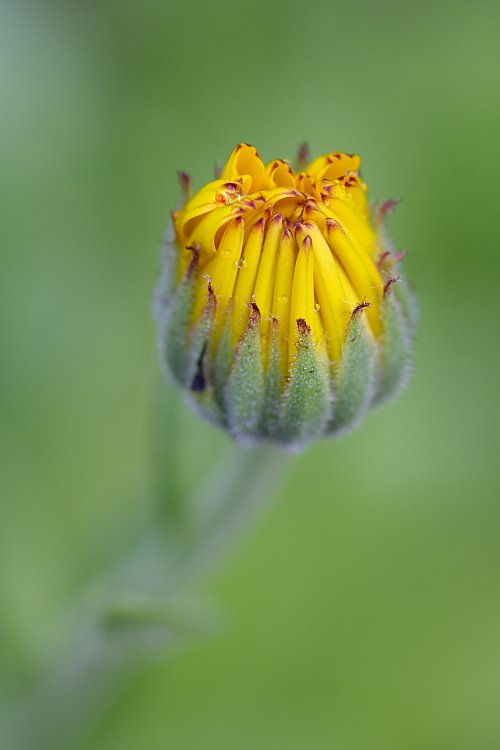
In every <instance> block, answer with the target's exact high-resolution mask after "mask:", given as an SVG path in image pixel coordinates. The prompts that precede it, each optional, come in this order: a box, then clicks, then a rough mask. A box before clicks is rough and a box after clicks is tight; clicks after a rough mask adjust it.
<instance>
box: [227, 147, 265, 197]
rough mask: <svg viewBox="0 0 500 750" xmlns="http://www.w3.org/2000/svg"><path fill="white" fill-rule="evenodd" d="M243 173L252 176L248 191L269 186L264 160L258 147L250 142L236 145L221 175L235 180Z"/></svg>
mask: <svg viewBox="0 0 500 750" xmlns="http://www.w3.org/2000/svg"><path fill="white" fill-rule="evenodd" d="M243 175H249V176H250V178H251V181H250V185H249V188H248V191H247V192H252V193H254V192H256V191H257V190H263V189H264V188H265V187H266V186H267V182H268V180H267V175H266V168H265V166H264V162H263V161H262V159H261V158H260V154H259V152H258V151H257V149H256V148H255V147H254V146H250V145H249V144H248V143H240V144H239V145H238V146H236V148H235V149H234V151H233V153H232V154H231V156H230V157H229V160H228V162H227V164H226V166H225V167H224V169H223V171H222V175H221V176H222V177H223V178H225V179H228V180H235V179H238V177H241V176H243Z"/></svg>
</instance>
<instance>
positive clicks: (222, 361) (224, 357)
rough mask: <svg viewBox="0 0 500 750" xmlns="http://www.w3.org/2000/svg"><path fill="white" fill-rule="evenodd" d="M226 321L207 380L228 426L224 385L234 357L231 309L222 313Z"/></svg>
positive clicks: (211, 361) (211, 360)
mask: <svg viewBox="0 0 500 750" xmlns="http://www.w3.org/2000/svg"><path fill="white" fill-rule="evenodd" d="M223 314H224V315H226V322H225V325H224V328H223V330H222V334H221V337H220V341H219V344H218V346H217V351H216V352H215V356H214V357H212V358H211V359H210V365H209V380H210V382H211V383H212V384H213V392H214V398H215V401H216V403H217V405H218V407H219V409H220V412H221V414H222V419H223V423H224V425H225V426H228V419H227V413H228V406H227V400H226V386H227V382H228V380H229V374H230V372H231V367H232V365H233V359H234V343H233V331H232V324H231V309H230V308H228V310H226V311H225V312H224V313H223Z"/></svg>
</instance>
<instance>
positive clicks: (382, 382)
mask: <svg viewBox="0 0 500 750" xmlns="http://www.w3.org/2000/svg"><path fill="white" fill-rule="evenodd" d="M396 283H397V282H396ZM392 286H394V284H392V285H391V287H392ZM391 287H387V284H386V290H385V294H384V299H383V301H382V305H381V317H382V324H383V333H382V335H381V337H380V340H379V344H380V346H379V362H378V377H377V381H378V382H377V388H376V392H375V397H374V400H373V403H374V405H375V404H376V405H379V404H382V403H384V402H386V401H388V400H390V399H392V398H394V397H395V396H397V395H398V393H399V392H400V391H401V390H402V389H403V388H404V386H405V385H406V382H407V380H408V376H409V374H410V369H411V334H410V329H409V325H408V322H407V320H406V318H405V316H404V314H403V311H402V309H401V305H400V303H399V300H398V299H397V298H396V296H395V295H394V294H393V289H392V288H391Z"/></svg>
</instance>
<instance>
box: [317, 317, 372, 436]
mask: <svg viewBox="0 0 500 750" xmlns="http://www.w3.org/2000/svg"><path fill="white" fill-rule="evenodd" d="M366 306H367V305H366V303H365V304H361V305H359V306H358V307H357V308H356V309H355V311H354V312H353V314H352V316H351V320H350V322H349V325H348V327H347V332H346V339H345V342H344V346H343V348H342V358H341V362H340V367H339V370H338V374H337V377H336V396H337V398H336V401H335V406H334V415H333V418H332V420H331V421H330V423H329V425H328V428H327V433H328V434H330V435H331V434H334V433H336V434H339V433H344V432H347V431H348V430H350V429H353V428H354V427H355V426H356V425H357V424H358V423H359V422H360V421H361V419H362V418H363V416H364V415H365V414H366V412H367V411H368V409H369V408H370V404H371V401H372V398H373V393H374V388H375V367H376V345H375V340H374V338H373V336H372V334H371V333H370V331H369V329H368V326H367V324H366V320H365V316H364V314H363V310H364V308H365V307H366Z"/></svg>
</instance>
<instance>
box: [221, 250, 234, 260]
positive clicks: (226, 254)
mask: <svg viewBox="0 0 500 750" xmlns="http://www.w3.org/2000/svg"><path fill="white" fill-rule="evenodd" d="M232 252H233V251H232V250H231V249H230V248H227V250H224V253H223V255H225V256H226V258H230V257H231V255H232Z"/></svg>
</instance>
